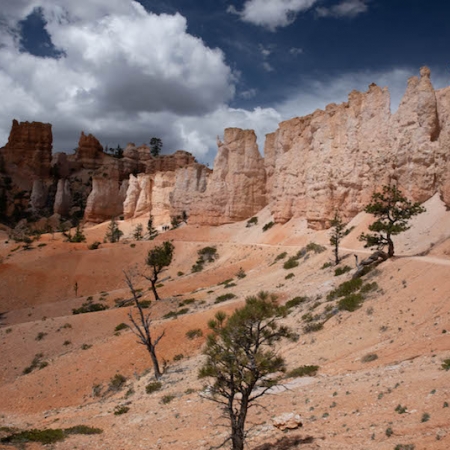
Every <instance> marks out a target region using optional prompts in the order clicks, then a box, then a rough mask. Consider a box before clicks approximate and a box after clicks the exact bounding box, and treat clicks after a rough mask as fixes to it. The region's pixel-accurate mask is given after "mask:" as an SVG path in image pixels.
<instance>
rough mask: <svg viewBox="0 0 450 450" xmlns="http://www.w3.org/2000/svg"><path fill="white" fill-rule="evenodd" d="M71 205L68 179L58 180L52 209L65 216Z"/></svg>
mask: <svg viewBox="0 0 450 450" xmlns="http://www.w3.org/2000/svg"><path fill="white" fill-rule="evenodd" d="M71 206H72V194H71V192H70V183H69V180H64V179H60V180H58V187H57V189H56V196H55V203H54V205H53V211H54V213H55V214H59V215H60V216H63V217H66V216H67V215H68V214H69V211H70V208H71Z"/></svg>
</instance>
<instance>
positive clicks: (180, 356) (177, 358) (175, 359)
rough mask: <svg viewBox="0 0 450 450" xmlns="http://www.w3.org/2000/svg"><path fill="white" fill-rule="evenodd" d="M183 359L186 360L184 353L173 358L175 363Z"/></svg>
mask: <svg viewBox="0 0 450 450" xmlns="http://www.w3.org/2000/svg"><path fill="white" fill-rule="evenodd" d="M183 358H184V355H183V353H178V354H177V355H175V356H174V357H173V360H174V361H181V360H182V359H183Z"/></svg>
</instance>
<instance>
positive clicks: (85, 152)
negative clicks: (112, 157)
mask: <svg viewBox="0 0 450 450" xmlns="http://www.w3.org/2000/svg"><path fill="white" fill-rule="evenodd" d="M104 156H105V154H104V153H103V147H102V145H101V144H100V142H99V141H98V139H97V138H96V137H95V136H93V135H92V134H89V135H87V136H86V135H85V134H84V132H81V136H80V140H79V141H78V148H77V149H76V153H75V160H76V161H77V162H79V163H80V164H81V165H82V166H83V167H84V168H86V169H97V168H99V167H100V166H101V165H102V163H103V159H104Z"/></svg>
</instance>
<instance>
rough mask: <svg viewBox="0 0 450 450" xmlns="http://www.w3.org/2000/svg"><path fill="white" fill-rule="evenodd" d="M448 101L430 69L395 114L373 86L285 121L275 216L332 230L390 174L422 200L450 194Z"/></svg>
mask: <svg viewBox="0 0 450 450" xmlns="http://www.w3.org/2000/svg"><path fill="white" fill-rule="evenodd" d="M438 99H439V100H438ZM448 102H449V93H448V92H440V93H438V94H436V92H435V91H434V89H433V86H432V84H431V81H430V71H429V69H427V68H422V69H421V77H420V79H419V78H417V77H413V78H411V79H410V80H409V81H408V88H407V90H406V93H405V95H404V97H403V99H402V102H401V104H400V106H399V109H398V111H397V112H396V113H395V114H394V115H391V112H390V97H389V92H388V91H387V89H381V88H379V87H378V86H376V85H374V84H373V85H371V86H370V87H369V90H368V91H367V92H366V93H360V92H356V91H354V92H352V93H351V94H350V95H349V100H348V102H346V103H343V104H341V105H335V104H331V105H328V106H327V107H326V109H325V111H321V110H318V111H316V112H314V113H313V114H311V115H309V116H306V117H302V118H295V119H292V120H289V121H286V122H283V123H281V124H280V126H279V128H278V130H277V131H276V132H275V133H274V134H273V135H268V137H267V140H266V146H265V154H266V171H267V174H268V180H269V181H268V185H267V188H268V196H269V199H270V201H271V202H272V212H273V215H274V218H275V220H276V221H277V222H286V221H287V220H289V219H291V218H292V217H305V218H306V219H307V221H308V224H309V226H310V227H312V228H324V227H326V226H328V225H329V220H330V219H331V218H332V217H333V215H334V211H335V210H338V211H339V212H340V214H341V216H342V217H343V219H344V220H345V221H348V220H350V219H351V218H352V217H354V216H355V215H356V214H357V213H358V212H360V211H361V210H362V209H363V208H364V206H365V205H366V204H367V203H368V201H369V199H370V196H371V194H372V192H373V191H374V190H375V189H378V188H380V187H381V186H382V185H383V184H386V183H389V181H390V180H392V181H395V182H397V183H398V185H399V186H400V188H401V189H402V191H404V192H405V193H406V194H407V196H408V197H409V198H411V199H412V200H414V201H419V202H423V201H425V200H427V199H428V198H430V197H431V196H432V195H434V193H435V192H437V191H438V190H441V192H442V194H443V196H444V197H445V198H447V197H448V188H447V185H448V181H446V180H448V175H446V173H448V168H447V169H445V168H444V167H445V164H447V161H448V148H449V146H448V139H449V132H448V129H447V128H448V126H447V125H446V124H447V123H448V121H447V120H446V117H448V113H449V109H450V104H449V103H448ZM443 122H445V124H444V123H443ZM443 128H445V132H443ZM447 167H448V166H447ZM447 201H448V200H447ZM447 204H448V203H447Z"/></svg>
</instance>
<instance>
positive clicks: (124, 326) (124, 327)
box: [114, 322, 130, 332]
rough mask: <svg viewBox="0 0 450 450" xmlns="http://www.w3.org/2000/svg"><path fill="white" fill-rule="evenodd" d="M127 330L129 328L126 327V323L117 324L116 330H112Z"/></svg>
mask: <svg viewBox="0 0 450 450" xmlns="http://www.w3.org/2000/svg"><path fill="white" fill-rule="evenodd" d="M127 328H130V326H129V325H127V324H126V323H123V322H122V323H119V325H117V326H116V328H114V331H116V332H117V331H121V330H126V329H127Z"/></svg>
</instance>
